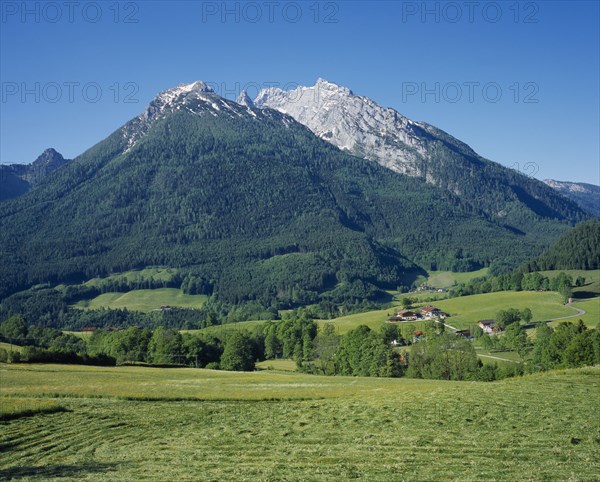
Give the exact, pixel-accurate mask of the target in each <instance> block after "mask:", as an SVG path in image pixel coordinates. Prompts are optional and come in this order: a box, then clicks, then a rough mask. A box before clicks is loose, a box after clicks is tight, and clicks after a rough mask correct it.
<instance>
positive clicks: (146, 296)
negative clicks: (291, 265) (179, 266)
mask: <svg viewBox="0 0 600 482" xmlns="http://www.w3.org/2000/svg"><path fill="white" fill-rule="evenodd" d="M207 299H208V297H207V296H206V295H187V294H185V293H184V292H183V291H181V290H179V289H177V288H157V289H153V290H132V291H128V292H126V293H103V294H101V295H99V296H97V297H96V298H94V299H92V300H83V301H79V302H77V303H76V304H74V305H73V306H75V307H77V308H82V309H89V310H94V309H99V308H111V309H118V308H127V309H128V310H134V311H152V310H156V309H160V307H161V306H164V305H168V306H175V307H180V308H200V307H201V306H202V305H203V304H204V303H205V302H206V300H207Z"/></svg>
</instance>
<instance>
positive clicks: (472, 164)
mask: <svg viewBox="0 0 600 482" xmlns="http://www.w3.org/2000/svg"><path fill="white" fill-rule="evenodd" d="M254 105H256V106H257V107H262V108H264V107H268V108H272V109H276V110H278V111H280V112H282V113H286V114H289V115H291V116H292V117H293V118H294V119H296V120H297V121H298V122H300V123H302V124H304V125H305V126H307V127H308V128H309V129H310V130H311V131H313V132H314V133H315V134H316V135H317V136H319V137H320V138H322V139H324V140H326V141H328V142H330V143H331V144H333V145H335V146H337V147H339V148H340V149H342V150H344V151H346V152H348V153H351V154H353V155H356V156H359V157H363V158H365V159H369V160H371V161H374V162H377V163H378V164H380V165H382V166H384V167H386V168H388V169H390V170H392V171H394V172H397V173H401V174H405V175H407V176H412V177H415V178H421V179H424V180H425V181H426V182H427V183H428V184H431V185H434V186H437V187H439V188H441V189H444V190H446V191H448V192H449V193H452V194H454V195H456V196H458V197H459V198H460V199H461V201H462V202H463V203H466V204H468V205H469V206H470V208H471V209H472V210H473V211H474V212H478V213H480V214H481V215H483V216H486V217H488V218H489V219H491V220H493V221H494V222H497V223H499V224H503V225H506V226H512V227H513V228H516V229H517V230H519V231H520V230H523V231H525V232H526V231H527V226H528V224H529V222H530V214H531V213H535V214H536V215H538V216H541V217H543V218H549V219H573V216H575V217H578V216H580V210H579V208H578V207H577V206H576V205H575V203H572V202H571V203H568V202H565V201H564V199H563V198H562V197H561V196H558V195H557V194H556V192H555V191H553V190H552V189H551V188H549V187H548V186H546V185H545V184H544V183H542V182H540V181H538V180H536V179H533V178H530V177H527V176H524V175H522V174H520V173H519V172H517V171H514V170H512V169H508V168H506V167H504V166H501V165H500V164H497V163H495V162H491V161H489V160H487V159H484V158H483V157H481V156H479V155H478V154H477V153H476V152H474V151H473V150H472V149H471V148H470V147H469V146H468V145H466V144H465V143H463V142H461V141H459V140H457V139H455V138H454V137H452V136H451V135H449V134H447V133H446V132H444V131H442V130H440V129H438V128H436V127H433V126H431V125H429V124H426V123H424V122H415V121H413V120H410V119H408V118H407V117H405V116H403V115H402V114H400V113H399V112H397V111H395V110H394V109H391V108H384V107H381V106H380V105H378V104H376V103H375V102H374V101H372V100H371V99H369V98H367V97H363V96H359V95H355V94H354V93H353V92H352V91H351V90H350V89H348V88H346V87H341V86H339V85H337V84H334V83H332V82H328V81H326V80H323V79H319V80H317V82H316V84H315V85H314V86H312V87H297V88H296V89H293V90H289V91H284V90H281V89H278V88H269V89H263V90H261V91H260V92H259V93H258V95H257V97H256V99H254ZM523 207H525V208H526V209H525V210H523V209H522V208H523Z"/></svg>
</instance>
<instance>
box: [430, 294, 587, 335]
mask: <svg viewBox="0 0 600 482" xmlns="http://www.w3.org/2000/svg"><path fill="white" fill-rule="evenodd" d="M436 306H437V307H438V308H440V309H441V310H443V311H445V312H446V313H448V314H450V315H451V317H450V318H449V319H448V323H449V324H451V325H452V326H456V327H457V328H466V327H468V326H469V325H472V324H474V323H476V322H477V321H478V320H483V319H493V318H495V316H496V313H498V312H499V311H500V310H505V309H507V308H517V309H519V310H522V309H524V308H529V309H531V311H532V313H533V320H532V321H546V320H550V319H552V318H559V317H562V316H570V315H573V314H575V313H576V311H575V310H573V309H572V308H569V307H568V306H564V305H563V303H562V300H561V297H560V295H559V294H558V293H554V292H545V293H537V292H531V291H501V292H497V293H486V294H482V295H474V296H462V297H459V298H452V299H448V300H444V301H440V302H438V303H436Z"/></svg>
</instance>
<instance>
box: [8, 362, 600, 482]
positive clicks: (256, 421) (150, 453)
mask: <svg viewBox="0 0 600 482" xmlns="http://www.w3.org/2000/svg"><path fill="white" fill-rule="evenodd" d="M0 375H1V377H2V380H3V383H2V386H1V387H0V397H2V398H0V400H1V403H0V407H3V408H2V410H5V408H4V407H9V406H10V408H9V409H10V410H11V411H12V413H16V411H15V405H18V404H19V403H21V402H23V403H30V404H31V403H32V401H33V403H35V402H37V401H40V402H46V401H47V402H49V403H50V404H52V403H54V404H56V406H59V407H62V408H61V409H56V411H54V412H52V411H48V412H43V411H40V412H39V413H38V414H34V413H31V412H23V413H21V414H20V415H19V414H18V413H17V415H16V416H17V418H13V419H12V420H5V421H1V422H0V424H1V427H2V429H1V430H0V446H1V447H2V458H1V459H0V479H3V480H4V479H9V480H10V479H13V478H14V479H28V480H53V479H58V478H64V477H66V478H69V479H78V480H79V479H83V480H99V481H104V480H116V481H119V480H252V481H254V480H331V481H334V480H335V481H338V480H347V479H356V480H365V481H389V480H468V481H477V480H481V481H488V480H507V481H508V480H510V481H512V480H594V479H595V478H596V477H597V475H598V472H599V470H600V456H599V453H600V451H599V450H598V449H599V448H600V434H599V433H598V429H599V426H598V417H597V413H598V411H599V410H600V400H599V399H598V397H597V394H598V390H599V389H600V378H599V375H600V369H599V368H597V367H596V368H585V369H577V370H563V371H557V372H548V373H544V374H536V375H531V376H527V377H524V378H519V379H508V380H504V381H501V382H495V383H474V382H442V381H430V380H410V379H375V378H347V377H319V376H311V375H304V374H299V373H292V372H290V373H282V372H277V371H262V372H254V373H230V372H216V371H210V370H195V369H156V368H139V367H118V368H99V367H96V368H95V367H73V366H61V365H27V366H26V365H0ZM40 406H41V405H40ZM3 413H4V412H3Z"/></svg>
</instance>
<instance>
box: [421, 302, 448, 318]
mask: <svg viewBox="0 0 600 482" xmlns="http://www.w3.org/2000/svg"><path fill="white" fill-rule="evenodd" d="M421 315H423V317H424V318H427V319H431V318H446V313H444V312H443V311H442V310H440V309H438V308H436V307H435V306H431V305H428V306H425V307H423V308H421Z"/></svg>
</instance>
